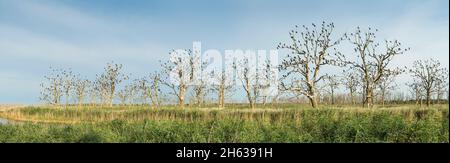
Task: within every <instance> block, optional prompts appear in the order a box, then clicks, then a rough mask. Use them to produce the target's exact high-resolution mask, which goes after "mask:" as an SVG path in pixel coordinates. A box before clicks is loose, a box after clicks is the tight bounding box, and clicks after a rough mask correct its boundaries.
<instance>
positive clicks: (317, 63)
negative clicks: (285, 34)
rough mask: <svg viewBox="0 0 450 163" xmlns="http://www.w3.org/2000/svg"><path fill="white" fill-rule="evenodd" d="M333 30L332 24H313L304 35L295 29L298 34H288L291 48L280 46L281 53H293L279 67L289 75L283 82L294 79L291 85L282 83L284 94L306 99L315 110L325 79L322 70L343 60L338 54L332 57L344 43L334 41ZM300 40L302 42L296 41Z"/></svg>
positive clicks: (337, 40) (284, 76)
mask: <svg viewBox="0 0 450 163" xmlns="http://www.w3.org/2000/svg"><path fill="white" fill-rule="evenodd" d="M333 29H334V24H333V23H330V24H326V23H325V22H323V23H322V25H320V27H316V25H315V24H312V29H310V28H309V27H306V26H303V32H299V31H298V26H296V29H295V30H292V31H290V32H289V35H290V38H291V41H292V42H291V43H290V44H288V45H287V44H285V43H284V44H282V43H280V44H279V45H278V49H288V50H289V51H291V54H290V55H288V56H287V58H285V59H284V60H283V61H282V63H281V65H280V69H281V70H285V71H287V73H286V74H285V75H283V77H282V78H283V79H287V78H288V77H289V78H290V79H291V81H290V84H287V83H285V82H284V81H282V82H281V86H282V88H283V90H289V91H294V92H297V93H298V94H302V95H305V96H306V97H307V98H308V99H309V101H310V103H311V105H312V107H314V108H316V107H317V106H318V102H317V88H316V84H317V83H318V82H319V81H320V80H322V79H323V77H324V76H322V75H320V69H321V68H322V66H324V65H330V64H334V65H338V62H337V60H336V59H337V58H339V57H342V56H341V54H340V53H339V52H336V53H334V54H330V53H329V50H330V49H331V48H333V47H335V46H336V45H338V44H339V43H340V42H341V41H342V40H343V38H338V39H336V40H335V41H333V40H332V38H331V35H332V33H333ZM298 36H300V38H297V37H298ZM334 49H335V48H334ZM335 51H336V49H335Z"/></svg>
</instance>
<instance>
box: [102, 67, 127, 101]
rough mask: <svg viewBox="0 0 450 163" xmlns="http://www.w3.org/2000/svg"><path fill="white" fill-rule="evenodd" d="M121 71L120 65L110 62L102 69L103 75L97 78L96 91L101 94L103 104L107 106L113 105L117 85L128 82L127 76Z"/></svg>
mask: <svg viewBox="0 0 450 163" xmlns="http://www.w3.org/2000/svg"><path fill="white" fill-rule="evenodd" d="M121 70H122V65H121V64H114V63H113V62H111V63H108V64H107V66H106V67H105V68H104V72H103V74H101V75H99V76H97V81H96V84H97V90H98V91H100V92H101V95H102V96H101V97H102V101H103V103H107V104H108V105H109V106H112V105H113V100H114V95H115V92H116V88H117V85H119V84H120V83H122V82H123V81H125V80H128V76H127V75H125V74H123V73H122V72H121Z"/></svg>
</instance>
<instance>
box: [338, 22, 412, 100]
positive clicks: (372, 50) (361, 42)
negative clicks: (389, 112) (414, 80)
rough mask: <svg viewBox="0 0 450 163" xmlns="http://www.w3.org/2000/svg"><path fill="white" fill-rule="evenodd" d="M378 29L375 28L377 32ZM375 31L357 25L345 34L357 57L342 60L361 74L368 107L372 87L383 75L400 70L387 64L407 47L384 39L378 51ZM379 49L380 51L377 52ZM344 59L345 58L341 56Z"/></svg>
mask: <svg viewBox="0 0 450 163" xmlns="http://www.w3.org/2000/svg"><path fill="white" fill-rule="evenodd" d="M377 31H378V30H375V32H377ZM375 32H374V31H373V30H372V29H371V28H368V30H367V31H362V30H361V29H360V27H357V28H356V30H355V32H353V33H350V34H349V35H347V34H345V37H346V38H347V40H348V41H349V42H350V43H351V44H353V46H354V52H355V53H356V55H357V59H356V60H353V61H349V60H342V61H343V62H344V63H345V64H346V65H350V68H355V69H358V70H359V71H361V72H362V75H363V86H364V90H365V92H364V94H365V100H364V103H365V104H367V106H368V107H371V106H373V89H374V87H375V85H376V84H377V83H378V82H379V81H380V80H381V79H382V78H383V77H385V76H389V75H394V74H398V73H400V72H402V70H401V69H399V68H390V67H389V64H390V63H391V61H392V59H393V58H394V57H395V56H398V55H401V54H404V53H405V52H407V51H408V50H410V49H409V48H401V43H400V42H399V41H397V40H393V41H387V40H385V41H384V42H385V45H384V46H385V49H384V50H381V51H380V44H379V43H378V42H377V41H376V35H375ZM379 51H380V52H379ZM343 59H345V58H343Z"/></svg>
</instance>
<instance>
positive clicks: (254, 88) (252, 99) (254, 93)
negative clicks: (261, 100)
mask: <svg viewBox="0 0 450 163" xmlns="http://www.w3.org/2000/svg"><path fill="white" fill-rule="evenodd" d="M238 64H239V65H240V66H242V67H241V68H242V71H241V73H240V74H239V75H241V76H240V77H239V78H240V81H241V84H242V87H243V88H244V91H245V94H246V97H247V101H248V104H249V107H250V108H251V109H254V108H255V107H256V100H257V99H258V96H259V94H260V87H259V85H258V84H257V82H258V81H257V80H258V78H259V75H260V74H259V73H258V70H255V71H253V67H250V66H249V58H247V57H245V58H243V59H242V60H241V61H240V62H239V63H238ZM234 67H236V65H235V66H234Z"/></svg>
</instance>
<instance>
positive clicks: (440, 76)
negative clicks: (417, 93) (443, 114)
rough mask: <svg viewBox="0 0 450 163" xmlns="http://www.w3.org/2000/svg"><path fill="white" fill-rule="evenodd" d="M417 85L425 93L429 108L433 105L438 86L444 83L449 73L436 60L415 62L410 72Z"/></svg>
mask: <svg viewBox="0 0 450 163" xmlns="http://www.w3.org/2000/svg"><path fill="white" fill-rule="evenodd" d="M409 72H410V73H411V75H412V77H413V78H414V79H415V80H416V81H417V84H418V85H419V86H420V87H421V88H422V89H423V90H424V91H425V97H426V103H427V106H430V104H431V96H432V94H433V93H435V92H436V91H437V88H438V84H439V82H441V81H444V80H445V78H446V76H447V75H448V74H446V73H447V72H448V71H447V70H446V69H444V68H441V63H440V62H439V61H437V60H434V59H429V60H417V61H414V64H413V67H412V68H411V69H410V70H409Z"/></svg>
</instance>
